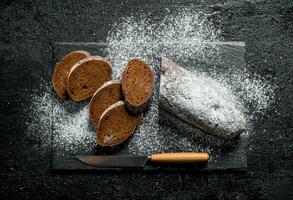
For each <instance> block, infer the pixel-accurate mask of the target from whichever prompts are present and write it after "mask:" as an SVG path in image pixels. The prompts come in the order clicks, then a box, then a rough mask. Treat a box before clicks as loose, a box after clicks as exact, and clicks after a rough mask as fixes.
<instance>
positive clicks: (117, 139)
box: [97, 101, 142, 148]
mask: <svg viewBox="0 0 293 200" xmlns="http://www.w3.org/2000/svg"><path fill="white" fill-rule="evenodd" d="M141 119H142V114H138V115H133V114H131V113H129V112H128V111H127V110H126V107H125V103H124V102H123V101H118V102H117V103H115V104H113V105H111V106H110V107H109V108H107V109H106V110H105V111H104V112H103V114H102V116H101V118H100V122H99V125H98V128H97V144H98V145H100V146H101V147H106V148H107V147H113V146H115V145H119V144H121V143H123V142H124V141H126V140H127V139H128V138H129V137H130V136H131V135H132V134H133V133H134V131H135V129H136V127H137V126H138V124H139V123H140V120H141Z"/></svg>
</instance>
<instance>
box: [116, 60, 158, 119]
mask: <svg viewBox="0 0 293 200" xmlns="http://www.w3.org/2000/svg"><path fill="white" fill-rule="evenodd" d="M153 82H154V73H153V72H152V69H151V67H150V66H149V65H147V64H145V62H144V61H142V60H139V59H132V60H130V61H129V62H128V63H127V65H126V67H125V69H124V71H123V73H122V76H121V84H122V93H123V95H124V97H125V103H126V107H127V109H128V110H129V111H130V112H132V113H133V114H138V113H142V112H143V111H144V110H145V109H146V108H147V107H148V105H149V103H150V99H151V96H152V90H153Z"/></svg>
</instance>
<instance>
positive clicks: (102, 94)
mask: <svg viewBox="0 0 293 200" xmlns="http://www.w3.org/2000/svg"><path fill="white" fill-rule="evenodd" d="M121 98H122V94H121V82H120V80H112V81H108V82H106V83H104V84H103V85H102V86H101V87H100V88H99V89H98V90H97V91H96V92H95V94H94V95H93V97H92V99H91V101H90V104H89V113H90V120H91V122H93V123H94V124H95V125H98V124H99V120H100V118H101V116H102V114H103V112H104V111H105V110H106V109H107V108H108V107H109V106H111V105H112V104H114V103H116V102H118V101H120V100H121Z"/></svg>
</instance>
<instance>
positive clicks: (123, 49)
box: [26, 9, 274, 154]
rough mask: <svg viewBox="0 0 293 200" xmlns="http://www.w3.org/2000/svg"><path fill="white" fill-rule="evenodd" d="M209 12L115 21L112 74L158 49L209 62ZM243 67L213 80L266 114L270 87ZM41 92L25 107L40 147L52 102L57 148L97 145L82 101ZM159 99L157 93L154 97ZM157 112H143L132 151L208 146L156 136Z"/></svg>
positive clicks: (46, 89) (213, 36)
mask: <svg viewBox="0 0 293 200" xmlns="http://www.w3.org/2000/svg"><path fill="white" fill-rule="evenodd" d="M207 16H208V15H207V14H205V13H203V12H200V11H190V10H185V9H179V10H178V11H176V12H173V13H170V14H167V15H166V16H165V17H164V18H163V19H162V20H161V21H157V22H156V23H154V22H152V21H151V20H148V18H147V16H144V15H142V16H141V17H139V18H134V17H125V18H122V19H120V20H119V22H117V23H116V24H114V25H113V29H112V30H111V31H110V32H109V35H108V37H107V42H108V43H109V47H108V48H107V57H108V58H110V60H111V62H112V63H113V64H114V69H113V75H114V77H116V78H117V77H119V75H120V73H121V71H122V69H123V68H124V65H125V64H126V62H127V61H128V60H129V58H132V57H139V58H142V59H144V60H146V61H147V62H148V63H152V62H153V60H152V59H153V56H154V55H156V56H159V55H160V54H161V52H164V55H165V56H167V57H169V58H180V59H185V58H186V59H188V58H190V57H196V58H197V59H198V60H200V61H204V62H207V63H208V62H209V61H210V60H211V59H213V58H214V57H216V56H217V55H218V49H217V47H216V46H213V45H208V44H207V43H205V42H209V41H218V40H220V39H221V38H220V37H219V35H220V30H217V29H215V28H214V27H213V26H212V24H211V23H210V22H209V21H208V20H207ZM246 70H248V69H239V70H234V69H231V71H229V72H227V74H223V73H222V74H217V72H216V71H215V72H214V74H213V75H212V78H215V79H216V80H217V81H219V82H220V83H222V84H223V85H225V86H226V87H227V90H230V91H232V93H233V94H234V95H235V97H233V98H235V99H237V100H239V101H241V102H242V103H243V104H244V105H249V107H250V109H251V110H254V112H258V113H265V111H266V109H268V108H269V107H270V105H271V103H272V102H273V97H274V87H273V86H271V85H270V84H269V82H266V80H265V78H266V77H265V78H264V77H260V76H259V75H256V74H252V75H251V74H250V73H248V72H247V71H246ZM209 83H213V81H211V82H209V81H207V83H206V84H209ZM210 86H211V87H212V85H210ZM42 91H43V92H42V93H33V94H32V104H31V106H30V107H29V108H27V110H26V111H27V112H28V113H30V114H31V116H32V117H31V122H30V123H29V124H27V129H28V134H31V135H30V136H31V137H37V138H40V139H41V140H43V141H42V142H43V144H44V145H48V144H49V143H50V141H49V139H50V137H49V135H50V134H51V125H52V121H51V120H52V105H54V107H53V115H54V117H53V118H54V119H53V120H54V121H53V123H54V126H53V128H54V130H53V131H54V133H56V134H57V135H56V136H55V138H54V145H55V147H56V148H62V149H65V150H66V151H68V152H71V153H74V151H75V150H76V149H79V150H80V149H85V150H87V149H92V148H93V147H94V146H95V131H94V129H93V127H91V126H90V124H89V122H88V111H87V107H86V103H85V102H84V103H83V105H81V106H77V104H76V103H73V102H71V101H68V102H66V101H59V100H57V99H56V98H55V96H54V95H55V94H53V92H52V90H51V87H50V86H49V84H47V83H45V82H44V86H43V89H42ZM157 100H158V99H157V95H155V96H154V99H153V101H154V102H156V101H157ZM77 107H78V108H81V109H77ZM156 113H158V108H157V106H156V105H153V106H152V107H151V108H150V110H149V112H148V113H147V114H146V115H145V116H144V119H143V123H142V125H141V126H139V127H138V131H137V132H138V134H135V135H134V136H133V137H132V138H131V140H130V141H129V142H128V143H127V144H126V148H128V149H129V152H130V153H136V154H143V153H149V152H159V151H168V148H169V147H178V148H179V149H181V150H205V151H210V150H211V149H209V148H207V147H206V146H205V145H201V144H200V143H198V142H196V140H195V139H192V138H193V136H188V135H183V133H182V135H178V134H177V135H176V133H173V132H172V129H171V128H170V127H163V129H164V130H165V133H168V135H164V134H160V128H162V127H159V125H158V123H157V122H158V115H157V114H156ZM252 114H253V113H252ZM248 115H249V113H246V117H248V118H249V117H250V116H248ZM40 127H42V128H40ZM172 138H173V139H172Z"/></svg>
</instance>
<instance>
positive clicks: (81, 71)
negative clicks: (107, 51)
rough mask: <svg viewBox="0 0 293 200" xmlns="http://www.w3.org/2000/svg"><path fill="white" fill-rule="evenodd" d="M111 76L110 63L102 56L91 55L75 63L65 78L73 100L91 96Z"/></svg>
mask: <svg viewBox="0 0 293 200" xmlns="http://www.w3.org/2000/svg"><path fill="white" fill-rule="evenodd" d="M111 77H112V65H111V63H110V62H109V61H107V60H106V59H104V58H102V57H96V56H91V57H88V58H85V59H83V60H81V61H80V62H78V63H77V64H75V65H74V66H73V67H72V69H71V71H70V73H69V75H68V79H67V91H68V94H69V97H70V98H71V99H72V100H74V101H82V100H85V99H87V98H89V97H91V96H92V95H93V94H94V93H95V92H96V90H97V89H98V88H99V87H100V86H102V85H103V84H104V83H105V82H106V81H108V80H110V79H111Z"/></svg>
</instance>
